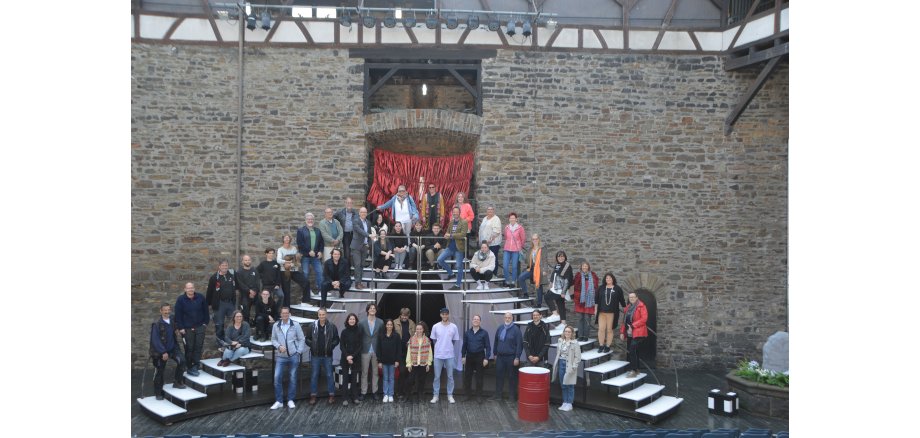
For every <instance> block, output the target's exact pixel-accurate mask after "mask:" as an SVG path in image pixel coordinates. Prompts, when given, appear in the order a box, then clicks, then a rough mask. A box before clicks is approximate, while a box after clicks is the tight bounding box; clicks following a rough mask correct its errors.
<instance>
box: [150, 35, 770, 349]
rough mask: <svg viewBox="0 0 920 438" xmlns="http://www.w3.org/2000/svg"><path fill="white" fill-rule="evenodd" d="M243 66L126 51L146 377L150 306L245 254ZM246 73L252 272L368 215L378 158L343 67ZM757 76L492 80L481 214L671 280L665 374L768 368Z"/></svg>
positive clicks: (639, 72) (707, 71)
mask: <svg viewBox="0 0 920 438" xmlns="http://www.w3.org/2000/svg"><path fill="white" fill-rule="evenodd" d="M236 53H237V52H236V49H234V48H217V47H198V46H181V47H180V48H179V50H178V52H177V53H176V54H172V53H171V52H170V50H169V47H168V46H160V45H142V44H134V45H132V78H133V80H132V303H133V304H132V335H133V336H132V339H133V344H132V345H133V348H132V364H133V365H135V366H139V365H140V364H141V362H140V360H141V359H143V357H144V352H145V351H146V348H147V346H146V337H147V333H146V331H147V328H148V327H149V325H148V321H149V320H151V319H152V318H154V317H155V316H156V308H155V307H156V303H159V302H160V301H164V300H165V301H168V302H173V301H175V297H176V296H177V295H178V294H179V293H180V292H181V286H182V283H184V282H185V281H194V282H195V284H196V286H198V289H199V290H200V291H202V292H203V291H204V287H205V285H206V279H207V275H208V272H209V271H212V270H213V267H214V266H215V265H216V262H217V260H218V259H219V258H222V257H227V258H231V259H232V258H233V256H234V253H235V250H236V248H235V241H234V237H235V234H236V228H235V227H236V213H235V188H236V181H237V174H236V162H235V155H234V154H235V150H236V134H237V120H236V108H237V94H236V93H237V59H236ZM245 59H246V62H245V80H244V85H245V120H244V123H245V131H244V142H243V154H242V159H243V166H242V181H243V190H242V229H243V230H244V231H243V233H242V242H241V247H242V250H243V251H244V252H248V253H250V254H253V255H257V256H258V257H257V258H259V257H261V253H262V249H264V247H265V246H272V247H277V246H279V245H280V234H281V233H282V232H284V231H292V230H294V229H296V227H297V226H299V225H300V224H301V223H302V220H303V213H304V212H305V211H307V210H309V211H313V212H314V213H320V212H321V208H322V207H323V206H325V205H327V204H332V205H334V206H339V205H341V198H342V197H343V196H345V195H351V196H355V197H356V198H358V199H360V198H362V197H363V195H364V193H365V191H366V188H367V187H366V186H367V180H368V175H367V170H368V169H369V168H370V167H369V163H368V159H369V158H368V156H369V145H368V143H369V142H368V141H367V140H366V139H365V123H364V121H363V120H362V117H364V116H363V115H362V114H361V90H362V80H363V77H362V69H361V63H360V60H355V59H349V58H348V56H347V51H346V50H333V49H327V50H304V49H280V48H271V49H268V48H262V49H254V50H251V49H248V50H247V52H246V56H245ZM756 73H757V72H756V71H755V72H745V73H726V72H724V71H723V70H722V62H721V60H720V59H718V58H716V57H698V56H683V57H682V56H662V55H618V54H588V53H556V52H524V51H517V52H515V51H499V52H498V57H497V58H495V59H487V60H484V61H483V93H484V102H483V110H484V114H483V117H482V123H483V128H482V135H481V137H480V139H479V140H480V141H479V144H478V146H477V147H476V154H477V155H476V161H477V164H476V176H475V179H476V183H477V186H476V188H477V190H476V193H474V194H473V195H474V196H475V197H476V198H477V199H478V200H479V202H480V205H484V204H483V203H485V204H494V205H495V206H496V207H497V209H498V212H499V214H501V215H505V214H507V212H508V211H511V210H515V211H517V212H518V213H519V214H521V221H522V223H523V224H524V226H525V227H526V228H527V230H528V233H529V232H539V233H541V234H542V235H543V236H544V241H545V243H546V246H547V248H548V249H549V250H550V251H553V252H555V250H556V249H559V248H563V249H565V250H566V251H567V252H568V253H569V255H570V259H571V260H581V259H587V260H589V261H590V262H591V263H592V265H593V266H594V269H595V270H596V271H598V272H606V271H608V270H610V271H613V272H614V273H615V274H616V275H617V277H618V278H626V277H627V276H629V275H632V274H637V273H643V274H647V275H650V276H654V277H656V278H658V279H661V280H662V281H664V283H665V285H664V286H663V287H662V288H661V289H660V292H659V295H658V296H657V300H658V308H659V312H660V313H659V322H658V328H659V334H660V336H661V337H660V339H659V342H658V345H659V355H658V357H659V362H660V363H661V364H663V365H667V364H671V363H673V364H675V365H678V366H681V367H724V366H729V365H732V364H733V363H734V362H736V361H737V359H738V358H740V357H742V356H745V357H759V350H758V347H759V345H760V344H762V342H764V340H765V339H766V338H767V336H769V335H770V334H772V333H774V332H775V331H777V330H781V329H785V328H786V314H787V295H786V293H787V292H786V291H787V256H786V254H787V206H788V204H787V194H788V193H787V189H788V185H787V177H788V173H787V164H788V161H787V153H788V150H787V149H788V148H787V146H788V68H786V67H783V68H781V69H779V70H778V71H777V72H776V73H774V76H773V77H772V78H771V79H770V80H769V81H768V82H767V84H766V86H765V87H764V88H763V89H762V90H761V91H760V93H759V94H758V96H757V97H756V98H755V99H754V101H753V102H752V103H751V105H750V106H749V108H748V109H747V111H746V112H745V113H744V115H743V116H742V117H741V119H740V120H739V121H738V123H737V124H736V127H735V131H734V134H732V135H730V136H725V135H724V134H723V133H722V124H723V122H724V120H725V117H726V115H727V114H728V112H729V111H730V110H731V108H732V106H733V105H734V104H735V102H736V101H737V99H738V97H739V96H740V95H741V94H742V93H744V91H745V90H746V88H747V86H748V85H749V84H750V83H751V82H752V81H753V80H754V78H755V77H756ZM426 132H427V131H426ZM376 135H380V136H382V135H383V134H376ZM231 265H232V266H236V265H237V261H236V260H232V261H231ZM208 344H209V345H210V342H209V343H208Z"/></svg>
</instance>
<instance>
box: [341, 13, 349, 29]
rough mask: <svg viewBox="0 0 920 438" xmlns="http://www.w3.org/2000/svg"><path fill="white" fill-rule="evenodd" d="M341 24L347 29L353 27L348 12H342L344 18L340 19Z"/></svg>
mask: <svg viewBox="0 0 920 438" xmlns="http://www.w3.org/2000/svg"><path fill="white" fill-rule="evenodd" d="M339 24H341V25H342V26H345V27H351V15H349V14H348V12H345V11H342V16H340V17H339Z"/></svg>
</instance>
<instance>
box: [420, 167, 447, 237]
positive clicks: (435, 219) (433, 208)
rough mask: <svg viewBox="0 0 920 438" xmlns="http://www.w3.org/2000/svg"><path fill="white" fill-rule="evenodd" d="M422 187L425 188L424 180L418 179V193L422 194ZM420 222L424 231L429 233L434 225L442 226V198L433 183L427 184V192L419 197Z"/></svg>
mask: <svg viewBox="0 0 920 438" xmlns="http://www.w3.org/2000/svg"><path fill="white" fill-rule="evenodd" d="M422 187H425V178H419V193H424V190H422ZM419 202H421V204H422V205H421V209H419V213H420V214H421V219H422V220H421V222H422V225H424V227H425V229H426V230H428V231H431V226H432V225H434V224H438V225H443V224H442V223H441V222H442V221H443V220H444V197H443V196H441V192H438V189H437V187H436V186H435V185H434V183H428V192H427V193H424V194H422V195H421V199H419Z"/></svg>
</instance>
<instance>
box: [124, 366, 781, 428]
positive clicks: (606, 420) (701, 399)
mask: <svg viewBox="0 0 920 438" xmlns="http://www.w3.org/2000/svg"><path fill="white" fill-rule="evenodd" d="M305 371H307V370H305V369H301V370H300V373H301V377H304V374H306V373H305ZM171 372H172V368H171V366H170V367H168V369H167V376H168V377H167V382H169V381H171V379H170V377H171ZM656 373H657V375H658V378H659V379H660V380H661V383H662V384H664V385H666V386H667V390H666V394H667V395H675V394H674V392H675V378H674V373H673V372H669V371H667V370H663V369H659V370H656ZM725 373H726V371H681V372H680V373H679V383H680V392H679V394H677V395H678V396H679V397H683V398H684V403H683V404H682V405H681V406H680V408H679V409H678V410H677V412H676V413H674V414H673V415H671V416H670V417H668V418H666V419H664V420H662V421H660V422H658V423H656V424H654V425H648V424H647V423H645V422H643V421H639V420H635V419H631V418H625V417H621V416H617V415H613V414H607V413H603V412H598V411H593V410H589V409H584V408H579V407H578V406H577V403H578V402H580V401H581V397H582V393H581V391H582V390H581V388H580V387H579V388H576V391H575V401H576V407H575V410H573V411H572V412H562V411H559V410H557V409H556V408H557V407H558V402H555V401H554V402H552V403H551V406H550V415H549V420H548V421H546V422H542V423H530V422H521V421H518V420H517V405H516V404H514V403H511V402H510V401H507V400H506V401H504V402H497V401H474V402H465V401H463V397H462V396H461V397H456V398H457V403H456V404H453V405H451V404H448V403H447V400H446V397H445V396H444V394H443V392H444V385H445V384H446V382H445V379H444V378H443V376H442V382H441V385H442V388H441V392H442V394H441V402H440V403H438V404H436V405H433V404H430V403H428V402H427V400H426V401H425V402H424V403H392V404H391V403H387V404H383V403H379V402H365V403H362V404H361V405H360V406H357V407H356V406H353V405H352V406H347V407H345V406H342V405H341V404H340V403H339V404H336V405H333V406H329V405H328V404H326V403H325V400H321V402H320V403H317V404H316V406H313V407H311V406H310V405H309V404H307V400H299V401H298V402H297V407H296V408H295V409H287V408H286V407H285V408H282V409H278V410H276V411H272V410H269V409H268V407H269V406H270V404H271V403H270V402H269V403H266V404H265V405H260V406H255V407H249V408H242V409H237V410H234V411H228V412H220V413H216V414H212V415H207V416H202V417H197V418H191V419H188V420H184V421H180V422H177V423H174V424H172V425H170V426H165V425H162V424H160V423H159V422H158V421H156V420H154V419H153V418H151V417H149V416H148V415H147V414H145V413H144V412H142V411H141V409H140V408H139V407H138V404H137V401H136V400H135V399H136V398H137V397H138V396H139V394H140V380H141V375H142V373H141V372H140V371H135V372H133V373H132V382H131V400H130V403H131V435H132V436H148V435H153V436H163V435H179V434H190V435H201V434H207V433H225V434H230V433H262V434H267V433H273V432H277V433H293V434H304V433H327V434H333V433H349V432H351V433H356V432H357V433H394V434H400V433H402V431H403V429H404V428H406V427H413V426H420V427H425V428H426V429H427V430H428V433H434V432H464V433H465V432H475V431H502V430H524V431H530V430H535V429H555V430H576V429H577V430H594V429H611V428H615V429H619V430H623V429H630V428H650V429H657V428H666V429H686V428H702V429H717V428H735V429H740V430H742V431H743V430H746V429H747V428H750V427H754V428H770V429H772V430H773V431H774V432H778V431H788V430H789V419H788V418H785V419H776V418H768V417H761V416H757V415H754V414H750V413H747V412H745V411H741V412H740V413H739V414H738V415H737V416H735V417H722V416H716V415H710V414H709V412H708V410H707V408H706V400H707V393H708V392H709V390H710V389H712V388H723V389H724V388H725V386H726V385H725ZM306 377H308V376H306ZM489 377H490V375H489V374H487V375H486V382H485V389H486V392H487V393H490V392H491V391H490V388H494V383H493V382H492V381H491V379H490V378H489ZM147 378H148V379H151V378H152V377H151V374H150V373H149V372H148V375H147ZM455 381H456V383H457V388H458V389H457V390H455V393H457V394H462V388H461V387H462V383H461V379H460V375H459V374H458V375H457V378H456V380H455ZM306 382H309V380H306ZM320 382H321V384H320V388H323V387H324V385H323V384H322V379H320ZM260 383H261V382H260ZM151 384H152V382H147V383H146V384H145V391H146V393H147V394H146V395H150V393H151V392H152V390H151ZM430 384H431V382H430V378H429V388H430ZM299 389H300V391H298V392H302V391H303V390H304V389H306V388H303V387H301V388H299ZM553 389H554V390H553V398H554V399H555V398H557V397H558V394H559V389H558V384H554V388H553ZM262 391H265V392H266V393H267V394H272V393H273V392H272V386H271V384H270V383H267V382H265V383H264V384H262V385H260V391H259V392H262ZM429 391H430V390H429ZM594 391H597V390H594ZM321 392H322V389H321ZM428 397H429V399H430V397H431V396H430V392H429V396H428ZM590 398H591V397H590V396H589V399H590ZM338 400H339V401H341V398H339V399H338ZM741 404H742V406H744V400H741Z"/></svg>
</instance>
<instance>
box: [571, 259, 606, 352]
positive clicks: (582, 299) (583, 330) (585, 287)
mask: <svg viewBox="0 0 920 438" xmlns="http://www.w3.org/2000/svg"><path fill="white" fill-rule="evenodd" d="M599 285H600V281H599V280H598V279H597V274H595V273H594V271H592V270H591V264H590V263H588V262H587V261H584V262H581V271H580V272H579V273H577V274H575V313H577V314H579V315H581V319H579V320H578V340H579V341H587V340H588V338H589V337H591V317H592V316H594V309H595V303H594V298H595V297H596V295H597V289H598V286H599ZM598 348H600V347H598Z"/></svg>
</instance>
